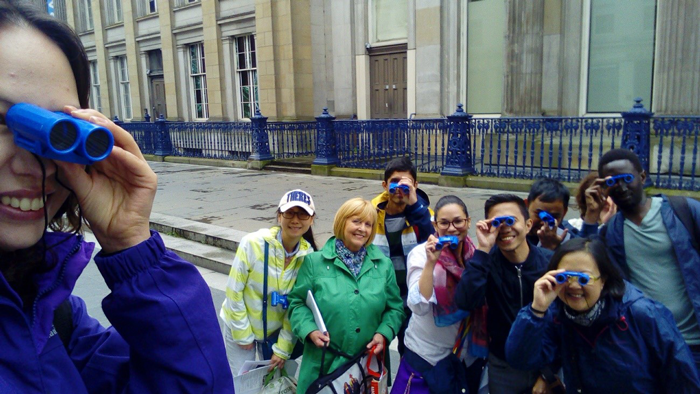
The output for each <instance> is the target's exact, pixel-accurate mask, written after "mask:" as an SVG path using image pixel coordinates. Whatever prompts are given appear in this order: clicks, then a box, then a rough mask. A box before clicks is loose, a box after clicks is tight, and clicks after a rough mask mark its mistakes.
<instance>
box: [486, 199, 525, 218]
mask: <svg viewBox="0 0 700 394" xmlns="http://www.w3.org/2000/svg"><path fill="white" fill-rule="evenodd" d="M507 202H513V203H516V204H518V208H520V213H522V214H523V217H524V218H525V220H528V219H530V213H529V212H528V211H527V206H525V201H523V199H522V198H520V197H518V196H516V195H515V194H494V195H493V196H491V197H489V199H488V200H486V203H484V214H485V215H486V218H488V217H489V211H491V208H493V207H494V206H496V205H498V204H504V203H507Z"/></svg>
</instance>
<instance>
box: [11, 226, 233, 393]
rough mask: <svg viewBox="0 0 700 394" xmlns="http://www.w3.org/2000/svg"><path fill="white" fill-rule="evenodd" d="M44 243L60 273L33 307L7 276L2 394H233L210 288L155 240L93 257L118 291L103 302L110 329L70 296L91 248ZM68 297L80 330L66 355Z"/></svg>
mask: <svg viewBox="0 0 700 394" xmlns="http://www.w3.org/2000/svg"><path fill="white" fill-rule="evenodd" d="M45 239H46V242H47V245H48V246H50V247H51V246H52V245H53V247H51V248H50V251H49V253H47V259H51V261H52V262H55V266H54V268H53V269H52V270H50V271H48V272H46V273H43V274H40V275H37V276H36V277H35V281H36V284H37V287H38V296H37V298H36V300H35V301H34V304H33V305H32V307H31V308H25V310H23V308H22V301H21V300H20V298H19V296H18V295H17V293H15V292H14V290H13V289H12V288H10V286H9V285H8V283H7V281H6V280H5V278H4V277H3V276H2V275H0V316H2V318H0V349H2V350H0V393H22V394H26V393H49V392H50V393H71V394H82V393H185V392H186V393H233V379H232V377H231V372H230V369H229V366H228V362H227V360H226V354H225V350H224V343H223V340H222V337H221V331H220V329H219V325H218V322H217V319H216V312H215V309H214V305H213V301H212V299H211V293H210V291H209V288H208V287H207V285H206V283H205V282H204V280H203V279H202V277H201V275H200V274H199V273H198V271H197V269H196V268H195V267H194V266H193V265H191V264H189V263H187V262H185V261H184V260H182V259H180V258H179V257H178V256H177V255H175V254H174V253H172V252H169V251H167V250H166V249H165V245H164V244H163V241H162V240H161V238H160V236H159V235H158V234H157V233H155V232H153V233H152V235H151V238H150V239H148V240H147V241H145V242H143V243H141V244H139V245H136V246H134V247H132V248H129V249H127V250H124V251H121V252H119V253H115V254H112V255H102V253H100V254H98V255H97V256H96V257H95V262H96V264H97V266H98V268H99V270H100V272H101V273H102V275H103V276H104V279H105V281H106V283H107V286H108V287H109V288H110V290H111V291H112V292H111V294H109V295H108V296H107V297H106V298H105V299H104V300H103V302H102V307H103V310H104V312H105V315H106V316H107V318H108V319H109V320H110V322H112V324H113V327H110V328H104V327H102V326H101V325H100V323H99V322H98V321H97V320H95V319H93V318H91V317H90V316H88V314H87V308H86V306H85V303H84V302H83V300H81V299H80V298H78V297H75V296H72V295H70V293H71V292H72V290H73V287H74V286H75V282H76V280H77V279H78V276H79V275H80V273H81V272H82V271H83V269H84V268H85V266H86V265H87V264H88V262H89V261H90V256H91V255H92V251H93V249H94V245H93V244H90V243H86V242H83V241H82V239H81V237H77V236H74V235H70V234H65V233H47V234H46V235H45ZM66 299H68V300H69V301H70V304H71V307H72V312H73V327H74V330H73V332H72V336H71V338H70V342H69V345H68V347H67V348H66V347H65V346H64V344H63V342H62V341H61V339H60V338H59V336H58V335H56V330H55V329H54V328H53V326H52V325H53V317H54V310H55V309H56V307H57V306H58V305H59V304H61V303H62V302H63V301H64V300H66Z"/></svg>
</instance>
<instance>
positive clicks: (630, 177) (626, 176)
mask: <svg viewBox="0 0 700 394" xmlns="http://www.w3.org/2000/svg"><path fill="white" fill-rule="evenodd" d="M618 179H622V180H623V181H625V183H632V181H633V180H634V175H632V174H620V175H613V176H611V177H610V178H606V179H605V185H606V186H607V187H612V186H615V184H616V183H617V180H618Z"/></svg>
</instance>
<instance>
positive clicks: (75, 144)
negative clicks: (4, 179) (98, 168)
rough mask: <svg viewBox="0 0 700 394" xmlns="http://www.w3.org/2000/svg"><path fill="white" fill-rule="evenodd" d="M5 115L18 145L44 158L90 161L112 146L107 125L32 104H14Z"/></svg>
mask: <svg viewBox="0 0 700 394" xmlns="http://www.w3.org/2000/svg"><path fill="white" fill-rule="evenodd" d="M5 118H6V122H7V127H8V128H9V129H10V131H12V133H13V134H14V137H15V144H16V145H17V146H19V147H20V148H23V149H26V150H28V151H30V152H32V153H35V154H37V155H39V156H41V157H45V158H47V159H53V160H60V161H68V162H71V163H78V164H84V165H90V164H93V163H95V162H97V161H100V160H104V159H106V158H107V156H109V154H110V153H111V152H112V148H113V147H114V136H113V135H112V133H111V132H110V131H109V130H107V129H106V128H104V127H101V126H98V125H96V124H93V123H90V122H88V121H85V120H82V119H77V118H74V117H72V116H70V115H66V114H64V113H63V112H51V111H49V110H46V109H43V108H41V107H38V106H36V105H33V104H26V103H20V104H15V105H13V106H12V107H10V109H9V110H8V111H7V115H6V116H5Z"/></svg>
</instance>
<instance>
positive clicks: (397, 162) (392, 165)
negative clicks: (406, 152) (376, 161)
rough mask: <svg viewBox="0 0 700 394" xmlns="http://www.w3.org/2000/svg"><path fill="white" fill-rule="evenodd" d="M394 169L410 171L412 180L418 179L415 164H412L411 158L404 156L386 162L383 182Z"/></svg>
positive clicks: (389, 176)
mask: <svg viewBox="0 0 700 394" xmlns="http://www.w3.org/2000/svg"><path fill="white" fill-rule="evenodd" d="M396 171H408V172H410V173H411V176H412V177H413V180H414V181H417V180H418V174H417V172H416V166H414V165H413V162H411V159H409V158H408V157H406V156H403V157H397V158H395V159H392V160H391V161H390V162H388V163H387V164H386V169H385V170H384V182H387V181H388V180H389V178H391V175H392V174H393V173H395V172H396Z"/></svg>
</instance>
